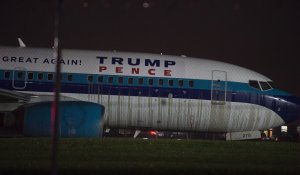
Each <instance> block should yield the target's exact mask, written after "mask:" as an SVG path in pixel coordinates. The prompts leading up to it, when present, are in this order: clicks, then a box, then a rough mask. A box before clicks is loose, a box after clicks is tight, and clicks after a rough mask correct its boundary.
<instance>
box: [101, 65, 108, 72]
mask: <svg viewBox="0 0 300 175" xmlns="http://www.w3.org/2000/svg"><path fill="white" fill-rule="evenodd" d="M104 70H107V67H106V66H100V67H99V72H102V71H104Z"/></svg>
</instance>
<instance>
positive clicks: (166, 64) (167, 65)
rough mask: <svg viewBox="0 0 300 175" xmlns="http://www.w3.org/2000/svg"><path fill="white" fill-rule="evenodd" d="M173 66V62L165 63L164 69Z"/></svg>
mask: <svg viewBox="0 0 300 175" xmlns="http://www.w3.org/2000/svg"><path fill="white" fill-rule="evenodd" d="M175 64H176V62H175V61H165V67H169V66H174V65H175Z"/></svg>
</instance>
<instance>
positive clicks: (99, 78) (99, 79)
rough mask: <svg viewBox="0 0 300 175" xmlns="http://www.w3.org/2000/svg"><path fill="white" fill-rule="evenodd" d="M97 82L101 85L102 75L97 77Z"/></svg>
mask: <svg viewBox="0 0 300 175" xmlns="http://www.w3.org/2000/svg"><path fill="white" fill-rule="evenodd" d="M98 82H99V83H103V76H102V75H101V76H99V77H98Z"/></svg>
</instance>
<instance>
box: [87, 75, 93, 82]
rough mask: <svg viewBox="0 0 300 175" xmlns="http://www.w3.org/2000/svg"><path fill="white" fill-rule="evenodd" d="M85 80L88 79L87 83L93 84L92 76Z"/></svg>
mask: <svg viewBox="0 0 300 175" xmlns="http://www.w3.org/2000/svg"><path fill="white" fill-rule="evenodd" d="M87 79H88V82H89V83H92V82H93V75H88V77H87Z"/></svg>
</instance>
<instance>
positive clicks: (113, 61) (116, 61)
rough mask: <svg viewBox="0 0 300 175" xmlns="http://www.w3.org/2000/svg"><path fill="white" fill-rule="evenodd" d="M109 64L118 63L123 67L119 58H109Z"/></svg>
mask: <svg viewBox="0 0 300 175" xmlns="http://www.w3.org/2000/svg"><path fill="white" fill-rule="evenodd" d="M111 59H112V60H111V64H116V63H118V64H119V65H123V63H122V62H123V58H119V57H112V58H111Z"/></svg>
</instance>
